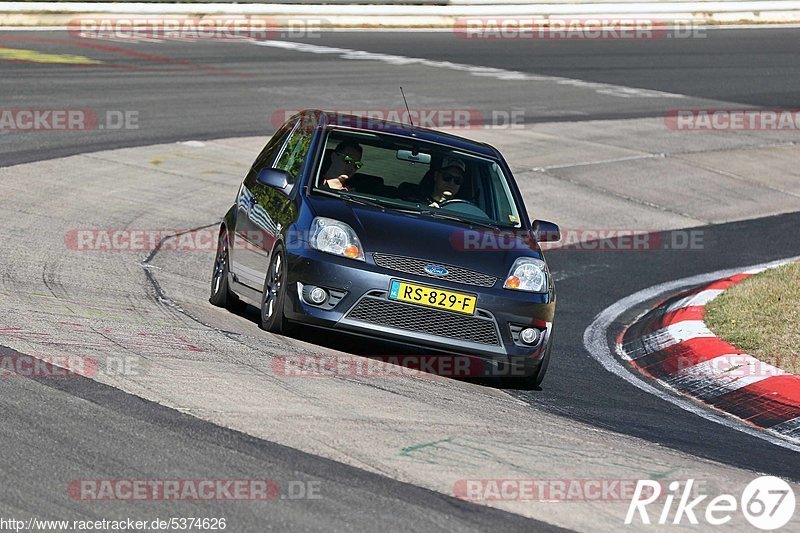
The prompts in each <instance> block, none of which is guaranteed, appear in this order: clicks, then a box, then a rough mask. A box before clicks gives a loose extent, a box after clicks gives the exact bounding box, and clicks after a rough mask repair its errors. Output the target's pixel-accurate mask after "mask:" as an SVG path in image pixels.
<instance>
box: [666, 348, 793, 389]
mask: <svg viewBox="0 0 800 533" xmlns="http://www.w3.org/2000/svg"><path fill="white" fill-rule="evenodd" d="M784 374H786V372H785V371H783V370H781V369H780V368H776V367H774V366H772V365H769V364H767V363H764V362H763V361H760V360H758V359H756V358H755V357H753V356H751V355H747V354H726V355H720V356H719V357H714V358H713V359H709V360H708V361H703V362H701V363H697V364H696V365H692V366H689V367H687V368H684V369H682V370H681V371H680V372H679V373H678V375H676V376H675V377H674V378H671V379H667V380H665V381H667V382H668V383H669V384H670V385H673V386H675V387H676V388H679V389H680V388H682V387H681V386H680V383H681V382H682V381H683V380H685V379H686V378H689V380H690V381H691V380H697V381H703V382H705V383H706V384H707V385H708V386H709V389H708V390H707V391H705V393H704V394H703V395H702V396H703V399H705V400H707V399H710V398H714V397H716V396H719V395H721V394H725V393H727V392H731V391H734V390H737V389H741V388H742V387H745V386H747V385H751V384H753V383H758V382H759V381H763V380H765V379H767V378H770V377H773V376H781V375H784ZM712 388H713V390H712Z"/></svg>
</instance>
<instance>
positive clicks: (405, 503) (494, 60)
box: [0, 29, 800, 530]
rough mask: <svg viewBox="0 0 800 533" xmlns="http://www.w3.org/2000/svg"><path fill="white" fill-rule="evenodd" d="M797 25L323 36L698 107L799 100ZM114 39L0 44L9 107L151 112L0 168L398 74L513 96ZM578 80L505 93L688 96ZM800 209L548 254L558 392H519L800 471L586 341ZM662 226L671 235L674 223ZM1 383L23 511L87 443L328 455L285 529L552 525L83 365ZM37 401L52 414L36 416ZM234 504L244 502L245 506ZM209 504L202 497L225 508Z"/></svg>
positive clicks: (26, 150) (302, 464)
mask: <svg viewBox="0 0 800 533" xmlns="http://www.w3.org/2000/svg"><path fill="white" fill-rule="evenodd" d="M798 36H800V33H798V31H797V30H780V29H764V30H747V31H740V30H724V31H709V33H708V36H707V38H705V39H686V40H657V41H648V42H641V43H636V45H635V46H631V44H630V43H620V42H599V43H598V42H564V43H541V42H524V41H520V42H511V43H509V42H490V43H474V42H468V41H463V40H459V39H455V38H454V37H453V36H452V35H448V34H442V33H433V34H419V33H415V34H411V35H400V34H394V33H389V34H386V35H383V36H382V37H381V38H380V39H379V38H377V37H376V36H375V35H374V34H369V33H354V34H346V33H335V34H325V35H323V36H322V37H321V38H319V39H315V40H313V41H311V42H313V44H315V45H322V46H336V47H342V48H349V49H357V50H369V51H371V52H380V53H388V54H401V55H404V56H410V57H425V58H430V59H436V60H447V61H455V62H463V63H469V64H474V65H484V66H493V67H497V68H504V69H513V70H515V71H522V72H529V73H537V74H547V75H555V76H560V77H568V78H576V79H582V80H589V81H597V82H602V83H611V84H619V85H625V86H632V87H640V88H644V89H651V90H657V91H666V92H674V93H680V94H683V95H686V98H685V99H684V100H683V101H682V103H681V107H689V108H691V107H714V106H717V107H731V106H747V107H782V108H797V107H800V95H798V93H797V90H796V87H797V86H798V82H800V64H798V63H797V61H796V58H797V57H798V52H800V40H798V38H797V37H798ZM0 38H2V39H4V40H5V41H4V42H2V43H0V46H4V47H10V48H17V49H22V48H25V49H32V50H37V51H41V52H47V53H55V54H81V48H82V47H84V48H85V46H82V45H76V44H75V42H74V40H72V39H71V38H70V37H69V36H67V35H66V34H65V33H64V32H2V33H0ZM83 44H85V43H83ZM93 44H94V43H93ZM98 44H100V43H98ZM102 46H107V47H113V49H112V48H106V49H100V48H96V47H95V48H93V49H92V50H91V55H92V57H102V58H103V59H105V60H106V61H107V62H113V63H114V64H115V65H116V68H113V69H108V68H102V67H81V66H74V65H54V64H33V63H28V62H5V61H0V88H1V89H0V94H2V95H3V101H2V106H1V107H3V108H18V109H19V108H42V107H48V108H70V109H80V108H91V109H96V110H99V111H104V110H118V109H124V110H136V111H137V112H138V113H139V123H140V128H139V129H136V130H120V131H90V132H70V133H52V134H49V133H45V134H42V133H41V132H39V133H14V134H10V133H7V134H4V135H0V166H9V165H13V164H17V163H23V162H30V161H38V160H44V159H51V158H56V157H61V156H65V155H70V154H76V153H83V152H90V151H98V150H105V149H110V148H118V147H123V146H137V145H149V144H156V143H162V142H171V141H182V140H187V139H208V138H222V137H233V136H248V135H262V134H264V135H265V134H269V133H271V132H272V131H273V130H274V124H273V121H272V120H271V113H272V111H273V110H274V109H276V108H278V109H296V108H300V107H328V108H331V107H342V106H340V105H337V102H340V100H341V99H342V98H344V99H345V100H347V101H349V102H354V101H355V102H362V103H363V105H364V106H371V107H376V108H379V107H387V108H397V107H399V105H400V102H401V101H400V100H399V96H398V95H397V94H395V93H396V90H395V88H396V87H397V86H398V85H400V84H404V85H405V86H406V87H407V88H408V87H413V89H412V90H410V91H409V90H408V89H407V95H408V96H409V97H410V98H412V99H414V100H416V101H417V102H418V104H417V107H432V106H435V105H437V104H439V105H442V104H441V103H442V102H450V105H449V107H453V105H452V103H453V102H456V103H458V104H459V105H463V106H464V107H468V108H476V109H483V110H489V109H493V108H497V107H498V106H497V105H496V104H493V103H492V102H493V100H492V96H491V95H486V94H474V92H473V91H472V90H471V87H470V84H462V85H456V84H452V83H447V82H446V81H445V82H442V81H441V80H439V79H437V77H436V76H427V77H425V78H422V77H420V78H418V79H411V80H404V79H402V76H399V75H398V73H397V71H396V70H394V69H391V68H388V67H387V68H385V69H384V68H383V67H382V66H381V64H377V66H376V64H372V63H371V64H369V65H366V64H365V63H362V62H357V61H351V62H343V61H333V60H332V61H331V62H330V63H331V64H330V65H329V66H328V67H327V68H326V69H324V70H320V68H319V67H318V65H316V66H315V68H314V69H313V71H312V70H310V69H309V65H307V62H310V61H317V60H318V59H319V58H318V57H316V56H313V55H310V54H300V53H295V52H289V51H283V50H278V49H272V48H261V47H256V46H248V45H243V44H238V43H222V44H220V43H211V44H207V43H107V42H103V43H102ZM120 50H122V51H120ZM131 51H136V52H137V53H138V52H140V53H146V54H149V55H148V56H142V55H138V56H137V55H132V54H131ZM156 56H157V58H156ZM562 96H564V98H567V99H568V98H569V95H562V94H561V93H560V91H558V90H557V88H553V87H543V88H542V90H541V91H538V92H532V90H531V87H529V86H518V87H515V88H513V89H509V90H508V94H506V95H505V99H504V102H503V106H502V109H507V108H522V109H524V110H525V117H526V120H527V121H534V122H535V121H552V120H559V119H564V120H567V119H568V120H589V119H597V118H633V117H646V116H660V115H661V114H663V113H664V112H665V111H667V110H669V109H672V108H674V107H675V104H674V102H671V101H669V100H662V99H657V98H655V99H647V98H645V99H639V100H636V101H635V102H632V101H630V100H627V99H616V100H615V99H610V98H606V97H604V96H603V95H600V94H598V95H595V97H594V98H588V99H587V98H584V99H582V100H580V101H577V100H576V101H564V98H562ZM344 107H353V106H352V105H350V106H347V105H346V106H344ZM254 110H255V111H254ZM559 111H563V113H560V114H559V113H558V112H559ZM576 112H578V113H579V114H578V115H576V114H575V113H576ZM798 227H800V213H792V214H786V215H779V216H775V217H768V218H762V219H757V220H749V221H742V222H733V223H728V224H721V225H713V226H705V227H703V228H702V231H703V240H704V244H705V246H704V247H703V249H701V250H693V251H686V250H680V251H674V250H673V251H670V250H655V251H650V252H641V253H637V252H621V251H604V252H603V251H593V252H591V253H589V252H585V251H551V252H549V253H548V254H547V255H548V261H549V262H550V264H551V267H552V269H553V271H554V272H557V273H558V277H559V279H558V281H557V284H558V295H559V308H558V320H557V330H556V345H555V349H554V363H553V364H552V365H551V369H550V372H549V373H548V376H547V379H546V381H545V383H544V387H543V389H542V390H540V391H530V392H523V391H515V392H513V394H514V395H515V396H517V397H518V398H521V399H523V400H524V401H526V402H529V403H530V404H532V405H536V406H537V407H540V408H541V407H543V408H545V409H548V410H551V411H552V412H553V413H554V414H559V415H563V416H567V417H569V418H572V419H575V420H577V421H581V422H585V423H586V424H590V425H594V426H597V427H602V428H605V429H610V430H613V431H615V432H618V433H621V434H626V435H631V436H635V437H639V438H642V439H645V440H647V441H650V442H652V443H654V444H657V445H659V446H663V447H667V448H673V449H676V450H680V451H683V452H687V453H690V454H693V455H695V456H698V457H703V458H708V459H713V460H715V461H718V462H720V463H723V464H729V465H733V466H736V467H741V468H745V469H749V470H753V471H756V472H764V473H769V474H773V475H777V476H780V477H783V478H787V479H792V480H795V481H800V461H798V460H797V454H796V452H792V451H790V450H787V449H785V448H781V447H777V446H774V445H772V444H769V443H767V442H765V441H763V440H761V439H758V438H755V437H752V436H748V435H746V434H743V433H741V432H737V431H733V430H731V429H728V428H725V427H722V426H720V425H718V424H714V423H711V422H709V421H707V420H704V419H701V418H699V417H696V416H690V415H688V414H687V413H686V412H684V411H682V410H680V409H678V408H677V407H675V406H674V405H672V404H669V403H666V402H663V401H662V400H660V399H658V398H656V397H654V396H651V395H648V394H646V393H644V392H642V391H640V390H638V389H636V388H634V387H632V386H631V385H629V384H628V383H626V382H625V381H623V380H621V379H619V378H617V377H615V376H613V375H611V374H609V373H607V372H605V371H604V370H603V369H602V368H601V367H600V366H599V365H598V364H597V363H596V362H595V361H594V360H592V359H591V358H590V357H589V355H588V354H587V353H586V351H585V348H584V346H583V343H582V339H583V332H584V330H585V329H586V327H587V326H588V325H589V324H590V323H591V322H592V319H593V318H594V317H595V316H596V315H597V313H599V312H601V311H602V310H603V309H605V308H606V307H607V306H609V305H611V304H613V303H614V302H616V301H617V300H619V299H621V298H624V297H625V296H627V295H629V294H632V293H634V292H636V291H639V290H641V289H644V288H647V287H650V286H653V285H656V284H658V283H662V282H665V281H670V280H674V279H677V278H683V277H686V276H690V275H693V274H700V273H704V272H709V271H714V270H719V269H724V268H733V267H739V266H747V265H750V264H755V263H761V262H765V261H770V260H773V259H781V258H784V257H790V256H797V255H800V239H798V237H797V228H798ZM664 238H665V241H664V242H667V241H668V240H669V235H668V234H667V235H665V236H664ZM639 311H641V310H639V309H632V310H630V312H629V314H628V315H629V316H628V315H626V316H624V317H621V318H623V320H621V321H620V323H619V324H617V325H616V326H617V327H616V331H613V330H614V329H615V328H612V331H610V334H611V335H610V339H609V341H610V342H613V335H614V334H615V333H616V332H617V331H618V330H619V328H621V327H622V325H623V323H624V322H625V320H627V319H630V318H633V316H634V315H636V314H637V313H638V312H639ZM312 341H313V342H323V341H325V339H321V338H320V339H312ZM326 342H328V344H330V345H331V346H332V347H334V348H337V347H339V348H341V347H343V346H344V344H341V343H342V342H343V341H337V340H333V341H326ZM337 342H338V343H339V344H337ZM0 387H2V388H3V389H4V393H3V394H2V404H3V407H2V409H3V412H4V424H3V428H2V431H0V439H2V447H3V449H5V450H10V451H11V454H10V456H9V455H8V454H6V459H4V460H3V471H4V478H5V479H7V480H8V479H13V480H15V482H16V486H14V487H12V486H11V484H9V483H6V484H4V486H3V488H2V492H0V501H2V506H3V508H5V509H8V510H20V509H23V510H29V509H30V507H29V504H28V503H26V502H25V500H24V498H28V497H30V496H31V495H34V497H35V501H36V505H37V506H39V508H41V509H42V510H43V511H49V512H54V513H57V512H60V511H62V510H63V508H62V507H61V506H62V505H63V504H61V503H59V504H50V503H48V502H49V501H50V498H49V496H48V495H49V493H50V491H54V490H58V491H63V486H64V483H65V480H67V479H71V478H73V477H75V476H74V475H71V473H70V469H72V468H74V467H73V466H71V465H72V464H73V463H72V462H71V461H73V460H76V456H77V460H79V461H80V460H84V461H87V462H92V464H93V465H94V466H95V467H96V468H98V470H99V471H101V472H105V473H106V474H105V477H120V478H123V477H126V474H127V473H131V476H133V477H136V476H135V475H134V474H133V473H138V474H139V475H140V476H141V477H145V476H146V475H147V474H148V473H151V474H152V473H153V472H160V471H163V468H164V467H165V465H169V468H170V469H171V470H170V471H172V472H175V476H176V477H178V476H179V475H180V476H183V477H195V478H200V477H203V476H204V475H205V476H206V477H211V476H209V473H213V472H214V468H215V465H218V464H220V463H227V464H231V463H234V465H235V469H237V470H239V471H241V472H242V477H243V478H244V477H248V476H252V475H253V473H254V472H261V471H264V470H265V469H267V470H269V471H270V472H274V474H273V476H272V477H275V478H276V479H281V478H282V477H285V478H287V479H289V478H292V479H296V478H297V477H298V473H307V472H313V473H314V475H317V476H318V475H319V473H320V472H324V473H325V475H327V476H328V478H327V479H330V480H332V481H333V484H332V485H329V486H330V487H332V489H331V490H332V491H333V493H328V494H326V499H325V500H324V501H321V502H319V503H318V504H315V503H312V504H311V505H308V502H307V501H306V502H303V504H304V505H303V506H302V507H301V506H292V505H291V502H286V505H282V506H279V507H274V508H271V509H269V511H268V512H269V515H268V519H269V524H271V525H272V526H273V527H274V528H275V529H284V528H285V527H282V526H291V527H292V528H307V529H311V530H314V529H326V528H332V529H336V530H345V529H352V528H355V529H357V530H362V529H366V528H367V527H370V526H371V525H372V524H373V523H374V522H372V521H373V520H376V519H377V520H380V521H381V522H382V523H383V526H384V527H385V528H386V529H388V530H430V529H432V528H433V529H436V528H440V529H443V530H461V529H469V528H474V529H476V530H481V529H484V530H485V529H489V528H492V529H494V528H498V529H502V530H523V529H528V530H530V529H536V530H540V529H543V528H545V527H548V526H547V525H546V524H542V523H535V522H531V521H529V520H527V519H523V518H521V517H519V516H517V515H514V514H511V513H505V512H501V511H497V510H493V509H490V508H486V507H482V506H477V505H472V504H468V503H465V502H462V501H459V500H456V499H454V498H449V497H446V496H442V495H440V494H437V493H434V492H431V491H427V490H425V489H420V488H417V487H414V486H411V485H407V484H403V483H400V482H397V481H394V480H392V479H389V478H385V477H382V476H378V475H375V474H371V473H367V472H364V471H361V470H358V469H355V468H352V467H348V466H345V465H341V464H338V463H335V462H333V461H328V460H325V459H320V458H318V457H314V456H311V455H308V454H305V453H302V452H298V451H296V450H291V449H288V448H285V447H282V446H279V445H276V444H272V443H270V442H266V441H264V440H260V439H255V438H253V437H249V436H247V435H243V434H239V433H236V432H233V431H230V430H225V429H221V428H219V427H217V426H214V425H212V424H210V423H207V422H203V421H200V420H197V419H194V418H192V417H189V416H186V415H182V414H179V413H177V412H175V411H172V410H170V409H167V408H164V407H161V406H158V405H156V404H151V403H149V402H145V401H143V400H140V399H137V398H135V397H132V396H130V395H127V394H125V393H123V392H121V391H118V390H115V389H112V388H110V387H107V386H105V385H101V384H97V383H94V382H92V381H90V380H83V379H80V380H70V382H69V383H67V384H66V385H59V386H54V385H53V384H52V383H50V382H48V383H46V384H43V383H40V382H38V381H35V380H5V381H0ZM31 408H33V409H35V410H36V413H37V417H41V418H40V420H41V423H36V424H31V422H30V421H31V417H30V411H29V410H30V409H31ZM98 424H100V427H99V429H100V431H98ZM89 428H91V430H92V431H96V432H97V437H96V441H95V442H94V443H93V444H94V446H92V447H90V448H88V449H75V448H71V443H72V442H73V441H74V438H75V436H76V435H81V434H84V433H85V432H86V431H88V430H89ZM134 441H135V442H136V445H135V446H133V448H135V451H132V448H131V447H132V442H134ZM132 453H133V455H131V454H132ZM61 454H68V455H70V456H71V457H70V461H62V460H61V457H60V455H61ZM125 461H128V463H127V464H126V463H125ZM98 464H99V465H101V466H100V467H98V466H97V465H98ZM98 477H103V476H102V475H100V474H98ZM282 503H283V502H282ZM181 505H186V506H190V505H191V504H181ZM48 506H50V507H48ZM133 507H135V506H133ZM114 509H115V511H120V512H123V514H125V515H126V516H128V515H130V514H131V513H138V512H141V513H142V514H143V515H144V516H145V517H147V518H151V517H152V516H153V508H148V509H147V511H146V513H145V511H144V510H142V509H141V508H140V509H139V510H136V509H135V508H127V507H125V506H124V505H123V504H119V506H118V507H115V508H114ZM226 509H227V510H226V512H227V513H228V514H230V512H231V511H230V508H226ZM238 509H239V512H237V513H236V516H237V520H240V522H239V523H240V524H241V526H242V528H243V529H255V528H258V527H263V526H264V523H265V522H264V518H265V516H259V515H258V513H259V512H260V511H257V510H253V508H251V507H247V508H244V507H240V508H238ZM376 509H377V510H378V511H376ZM176 510H180V511H186V509H185V508H181V509H176V508H175V507H170V506H168V505H167V504H164V508H163V511H164V513H163V514H164V515H166V514H167V512H168V511H176ZM208 510H209V509H208V508H204V511H206V512H205V513H204V514H205V515H207V516H208V515H209V513H208ZM343 510H345V511H343ZM159 511H160V509H159ZM97 512H98V515H104V514H105V515H107V513H104V512H103V510H98V511H97ZM182 514H184V515H185V514H188V513H185V512H184V513H182Z"/></svg>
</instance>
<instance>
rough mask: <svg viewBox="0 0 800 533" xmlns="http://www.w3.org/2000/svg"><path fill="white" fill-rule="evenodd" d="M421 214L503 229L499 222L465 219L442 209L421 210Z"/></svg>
mask: <svg viewBox="0 0 800 533" xmlns="http://www.w3.org/2000/svg"><path fill="white" fill-rule="evenodd" d="M419 214H420V215H424V216H429V217H433V218H442V219H445V220H453V221H455V222H461V223H462V224H469V225H471V226H481V227H483V228H490V229H495V230H500V229H501V228H500V226H498V225H497V224H492V223H491V222H478V221H475V220H467V219H464V218H461V217H457V216H454V215H448V214H446V213H442V212H441V211H433V210H430V209H429V210H427V211H419Z"/></svg>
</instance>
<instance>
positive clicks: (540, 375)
mask: <svg viewBox="0 0 800 533" xmlns="http://www.w3.org/2000/svg"><path fill="white" fill-rule="evenodd" d="M551 335H552V333H551ZM548 341H549V343H548V345H547V348H546V351H545V352H544V357H542V362H541V363H539V368H537V369H536V371H535V372H534V373H533V374H531V375H530V376H525V377H524V378H522V377H520V378H506V380H505V382H504V383H503V385H504V386H506V387H508V388H511V389H520V390H539V388H540V385H541V384H542V381H543V380H544V376H545V374H547V367H548V366H549V365H550V350H551V349H552V348H553V339H552V338H550V339H548Z"/></svg>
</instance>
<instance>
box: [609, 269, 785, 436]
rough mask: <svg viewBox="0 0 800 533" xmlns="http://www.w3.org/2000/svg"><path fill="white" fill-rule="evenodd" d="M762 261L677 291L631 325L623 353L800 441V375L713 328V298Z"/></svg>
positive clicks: (682, 388) (652, 372)
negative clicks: (708, 319)
mask: <svg viewBox="0 0 800 533" xmlns="http://www.w3.org/2000/svg"><path fill="white" fill-rule="evenodd" d="M775 266H778V265H777V264H774V265H770V266H762V267H758V268H753V269H750V270H746V271H743V272H741V273H738V274H734V275H731V276H727V277H725V278H722V279H718V280H716V281H714V282H712V283H710V284H707V285H704V286H701V287H700V288H697V289H693V290H690V291H686V292H683V293H680V294H678V295H677V296H674V297H672V298H670V299H668V300H666V301H663V302H661V303H660V304H659V305H658V306H656V307H655V308H654V309H652V310H651V311H649V312H648V313H646V314H645V315H644V316H642V317H641V318H639V319H638V320H637V321H636V322H634V323H633V324H631V325H629V326H628V327H626V328H625V329H624V330H623V332H622V333H621V334H620V335H619V337H618V339H617V344H616V349H617V354H618V355H619V356H620V357H621V358H622V359H623V360H626V361H628V362H630V364H631V365H632V366H633V367H635V368H636V369H637V370H638V371H640V372H641V373H643V374H645V375H647V376H649V377H651V378H653V379H655V380H657V381H658V382H660V383H661V384H663V385H665V386H667V387H669V388H671V389H674V390H676V391H677V392H679V393H681V394H683V395H685V396H689V397H692V398H694V399H697V400H699V401H701V402H703V403H705V404H707V405H710V406H712V407H714V408H716V409H718V410H720V411H723V412H725V413H728V414H730V415H733V416H735V417H738V418H740V419H741V420H744V421H745V422H747V423H748V424H751V425H752V426H755V427H756V428H759V429H766V430H770V431H772V432H775V433H778V434H780V435H781V436H783V437H785V438H788V439H789V440H791V441H794V442H797V443H800V375H796V374H791V373H788V372H786V371H784V370H782V369H780V368H777V367H774V366H772V365H769V364H767V363H764V362H763V361H760V360H759V359H756V358H755V357H752V356H750V355H748V354H746V353H744V352H742V351H741V350H738V349H736V348H735V347H734V346H732V345H731V344H729V343H727V342H725V341H723V340H722V339H720V338H718V337H717V336H716V335H714V333H712V332H711V331H710V330H709V329H708V327H707V326H706V324H705V322H703V317H704V315H705V306H706V304H707V303H708V302H710V301H712V300H713V299H714V298H716V297H717V296H719V295H720V294H721V293H722V292H723V291H724V290H726V289H728V288H729V287H731V286H733V285H735V284H737V283H739V282H741V281H743V280H744V279H747V278H748V277H750V276H752V275H753V274H756V273H758V272H761V271H763V270H766V269H767V268H774V267H775Z"/></svg>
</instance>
